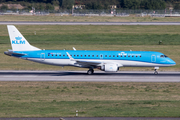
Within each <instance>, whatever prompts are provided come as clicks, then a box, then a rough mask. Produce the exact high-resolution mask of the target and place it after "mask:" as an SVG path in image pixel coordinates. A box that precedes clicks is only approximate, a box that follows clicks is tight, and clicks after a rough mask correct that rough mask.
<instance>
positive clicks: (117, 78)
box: [0, 71, 180, 82]
mask: <svg viewBox="0 0 180 120" xmlns="http://www.w3.org/2000/svg"><path fill="white" fill-rule="evenodd" d="M179 78H180V72H159V74H158V75H154V74H153V71H147V72H146V71H119V72H117V73H105V72H103V71H95V73H94V74H93V75H87V74H86V71H0V81H64V82H180V79H179Z"/></svg>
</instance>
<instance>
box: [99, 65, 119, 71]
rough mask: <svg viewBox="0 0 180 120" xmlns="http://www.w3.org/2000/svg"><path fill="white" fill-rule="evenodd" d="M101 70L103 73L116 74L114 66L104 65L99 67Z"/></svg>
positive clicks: (116, 67)
mask: <svg viewBox="0 0 180 120" xmlns="http://www.w3.org/2000/svg"><path fill="white" fill-rule="evenodd" d="M101 70H102V71H105V72H117V71H118V66H117V65H116V64H106V65H103V66H101Z"/></svg>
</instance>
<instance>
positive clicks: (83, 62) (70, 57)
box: [66, 52, 102, 66]
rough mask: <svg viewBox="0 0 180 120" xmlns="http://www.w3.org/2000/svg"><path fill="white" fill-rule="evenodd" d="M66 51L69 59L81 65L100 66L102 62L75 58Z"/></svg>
mask: <svg viewBox="0 0 180 120" xmlns="http://www.w3.org/2000/svg"><path fill="white" fill-rule="evenodd" d="M66 53H67V55H68V57H69V59H70V60H71V61H75V62H76V63H75V64H79V65H81V66H100V65H101V64H102V62H99V61H82V60H76V59H74V58H72V56H71V55H70V54H69V53H68V52H66Z"/></svg>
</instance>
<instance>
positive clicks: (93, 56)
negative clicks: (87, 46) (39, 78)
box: [4, 25, 176, 74]
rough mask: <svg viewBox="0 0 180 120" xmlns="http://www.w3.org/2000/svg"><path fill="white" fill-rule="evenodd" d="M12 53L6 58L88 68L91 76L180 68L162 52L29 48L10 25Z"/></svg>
mask: <svg viewBox="0 0 180 120" xmlns="http://www.w3.org/2000/svg"><path fill="white" fill-rule="evenodd" d="M7 28H8V33H9V36H10V42H11V46H12V50H8V51H5V52H4V54H5V55H9V56H13V57H17V58H21V59H24V60H29V61H33V62H38V63H43V64H49V65H57V66H75V67H81V68H88V69H89V70H88V71H87V74H93V73H94V69H95V68H97V69H100V70H102V71H105V72H117V71H118V70H119V68H120V67H154V70H155V72H154V74H158V72H157V69H159V67H167V66H173V65H176V63H175V62H174V61H173V60H172V59H170V58H169V57H167V56H166V55H164V54H162V53H160V52H151V51H95V50H76V49H75V48H74V50H41V49H39V48H37V47H34V46H32V45H30V44H29V42H28V41H27V40H26V39H25V38H24V37H23V35H22V34H21V33H20V32H19V31H18V29H17V28H16V27H15V26H13V25H7Z"/></svg>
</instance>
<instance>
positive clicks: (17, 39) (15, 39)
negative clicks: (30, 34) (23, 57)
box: [7, 25, 41, 51]
mask: <svg viewBox="0 0 180 120" xmlns="http://www.w3.org/2000/svg"><path fill="white" fill-rule="evenodd" d="M7 28H8V33H9V37H10V42H11V46H12V50H13V51H33V50H41V49H39V48H37V47H34V46H32V45H30V44H29V42H28V41H27V40H26V39H25V38H24V36H23V35H22V34H21V33H20V32H19V31H18V29H17V28H16V27H15V26H14V25H7Z"/></svg>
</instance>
